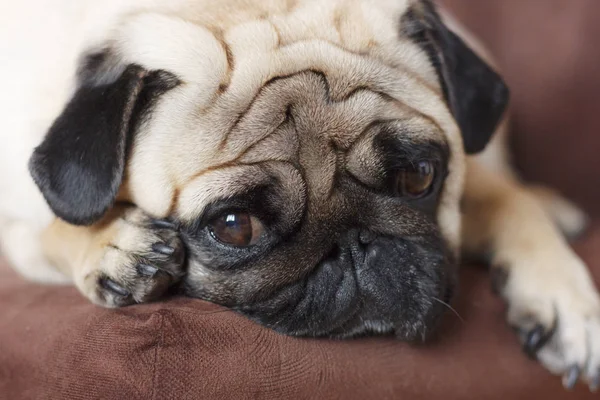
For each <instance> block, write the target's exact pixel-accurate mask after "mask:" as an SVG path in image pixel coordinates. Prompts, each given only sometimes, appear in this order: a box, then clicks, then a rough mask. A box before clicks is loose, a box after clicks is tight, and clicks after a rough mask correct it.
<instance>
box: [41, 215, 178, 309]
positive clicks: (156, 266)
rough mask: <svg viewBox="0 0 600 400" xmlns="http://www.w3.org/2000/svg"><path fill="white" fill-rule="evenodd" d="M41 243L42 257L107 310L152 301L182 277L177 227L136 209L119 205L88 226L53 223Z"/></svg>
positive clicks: (56, 221) (62, 222)
mask: <svg viewBox="0 0 600 400" xmlns="http://www.w3.org/2000/svg"><path fill="white" fill-rule="evenodd" d="M42 243H43V247H44V251H45V254H46V256H47V257H48V258H49V259H50V260H51V261H52V262H53V263H54V264H55V265H57V266H60V267H61V268H63V269H65V272H66V273H68V274H69V275H71V276H72V278H73V281H74V282H75V285H76V286H77V287H78V288H79V290H80V291H81V292H82V293H83V294H84V295H85V296H86V297H88V298H89V299H90V300H92V301H93V302H94V303H96V304H99V305H102V306H106V307H120V306H125V305H129V304H134V303H142V302H147V301H151V300H153V299H156V298H158V297H160V296H161V295H163V294H164V293H165V292H166V290H167V289H168V288H169V287H170V286H171V285H173V284H175V283H176V282H178V281H179V280H180V279H181V277H182V276H183V265H184V259H185V254H184V248H183V244H182V242H181V240H180V238H179V234H178V232H177V227H176V226H175V225H174V224H171V223H170V222H168V221H163V220H155V219H153V218H151V217H150V216H148V215H146V214H145V213H144V212H142V211H141V210H139V209H137V208H135V207H122V206H117V207H115V208H113V209H112V210H111V211H110V212H109V213H108V215H106V216H105V217H104V218H103V219H102V220H101V221H100V222H98V223H97V224H95V225H93V226H91V227H79V226H74V225H70V224H67V223H65V222H64V221H61V220H59V219H56V220H55V221H54V222H53V223H52V225H51V226H50V227H49V228H48V230H47V231H46V232H44V234H43V238H42Z"/></svg>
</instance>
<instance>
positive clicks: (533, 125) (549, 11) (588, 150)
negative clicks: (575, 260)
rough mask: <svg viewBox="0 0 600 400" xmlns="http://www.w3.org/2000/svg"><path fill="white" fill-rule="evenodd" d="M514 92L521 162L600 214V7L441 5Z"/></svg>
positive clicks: (537, 1)
mask: <svg viewBox="0 0 600 400" xmlns="http://www.w3.org/2000/svg"><path fill="white" fill-rule="evenodd" d="M440 3H441V4H443V5H445V6H446V7H447V8H448V9H449V10H451V11H452V12H453V14H454V15H455V16H456V17H458V19H459V20H461V21H463V22H464V23H465V24H466V25H467V26H468V27H469V28H470V29H471V30H472V31H473V32H474V33H475V34H476V35H477V36H478V37H479V38H480V39H482V40H483V42H484V43H485V44H486V45H488V47H489V48H490V49H491V51H492V53H493V54H494V55H495V57H496V58H497V60H498V63H499V65H500V68H501V69H502V72H503V74H504V76H505V78H506V80H507V82H508V85H509V86H510V88H511V93H512V113H513V121H512V122H513V134H512V141H513V145H514V146H513V147H514V154H515V161H516V164H517V165H518V166H519V167H520V169H521V170H522V171H523V173H524V176H525V177H526V178H527V179H531V180H536V181H541V182H546V183H549V184H551V185H553V186H555V187H557V188H558V189H560V190H561V191H562V192H563V193H564V194H566V195H567V196H568V197H570V198H571V199H573V200H576V201H577V202H578V203H579V204H581V205H583V206H584V207H585V208H586V209H587V210H589V211H591V212H593V213H594V215H596V216H599V215H600V155H599V154H598V153H599V151H600V1H598V0H441V1H440Z"/></svg>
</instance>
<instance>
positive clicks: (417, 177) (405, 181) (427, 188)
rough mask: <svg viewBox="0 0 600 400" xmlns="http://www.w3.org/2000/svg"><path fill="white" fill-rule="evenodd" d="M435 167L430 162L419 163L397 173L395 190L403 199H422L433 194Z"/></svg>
mask: <svg viewBox="0 0 600 400" xmlns="http://www.w3.org/2000/svg"><path fill="white" fill-rule="evenodd" d="M435 174H436V170H435V165H434V164H433V163H432V162H430V161H419V162H417V163H414V164H411V165H409V166H406V167H404V168H402V169H400V170H398V171H397V173H396V178H395V190H396V194H397V195H398V196H401V197H409V198H421V197H424V196H426V195H427V194H429V193H430V192H431V188H432V187H433V183H434V181H435Z"/></svg>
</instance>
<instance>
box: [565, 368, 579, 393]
mask: <svg viewBox="0 0 600 400" xmlns="http://www.w3.org/2000/svg"><path fill="white" fill-rule="evenodd" d="M580 374H581V369H580V368H579V367H578V366H577V365H574V366H572V367H571V368H569V370H568V371H567V373H566V374H565V375H564V376H563V386H564V387H565V389H568V390H571V389H573V388H574V387H575V384H576V383H577V380H579V375H580Z"/></svg>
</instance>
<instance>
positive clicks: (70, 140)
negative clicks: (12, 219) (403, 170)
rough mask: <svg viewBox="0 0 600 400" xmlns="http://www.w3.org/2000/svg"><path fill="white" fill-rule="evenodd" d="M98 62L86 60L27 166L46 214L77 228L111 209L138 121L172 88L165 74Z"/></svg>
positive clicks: (170, 80)
mask: <svg viewBox="0 0 600 400" xmlns="http://www.w3.org/2000/svg"><path fill="white" fill-rule="evenodd" d="M90 60H91V61H92V62H90ZM102 62H104V60H103V59H101V58H96V59H95V60H94V59H88V60H86V63H84V65H83V67H82V69H81V70H80V73H79V77H78V79H79V82H78V83H79V87H78V89H77V90H76V92H75V94H74V95H73V97H72V99H71V100H70V102H69V103H68V104H67V106H66V107H65V109H64V110H63V112H62V114H61V115H60V116H59V117H58V118H57V119H56V120H55V121H54V124H53V125H52V127H51V128H50V130H49V131H48V133H47V134H46V137H45V139H44V141H43V142H42V143H41V144H40V145H39V146H38V147H37V148H36V149H35V151H34V153H33V155H32V157H31V159H30V161H29V170H30V172H31V175H32V176H33V179H34V181H35V183H36V184H37V185H38V187H39V188H40V190H41V191H42V193H43V195H44V197H45V198H46V201H47V202H48V204H49V205H50V208H51V209H52V210H53V211H54V213H55V214H56V215H57V216H58V217H60V218H62V219H64V220H65V221H67V222H69V223H72V224H77V225H87V224H91V223H93V222H95V221H97V220H98V219H100V218H101V217H102V215H104V213H105V212H106V211H107V210H108V209H109V208H110V207H111V206H112V205H113V203H114V201H115V198H116V196H117V193H118V191H119V187H120V185H121V181H122V179H123V174H124V170H125V164H126V157H127V153H128V147H129V144H130V141H131V139H132V134H133V131H134V129H135V125H136V124H137V122H136V121H137V119H139V116H140V114H141V113H143V112H144V110H145V109H146V108H147V106H148V104H149V102H150V101H151V100H152V98H154V97H155V95H156V94H157V93H162V92H164V91H165V90H166V89H168V88H169V87H172V86H173V77H172V75H170V74H168V73H165V72H164V71H154V72H148V71H146V70H144V69H143V68H142V67H140V66H136V65H129V66H127V67H120V68H119V67H112V66H111V67H110V68H109V67H106V66H103V67H100V66H99V65H100V63H102ZM157 82H158V83H157ZM165 82H167V83H166V84H165Z"/></svg>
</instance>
